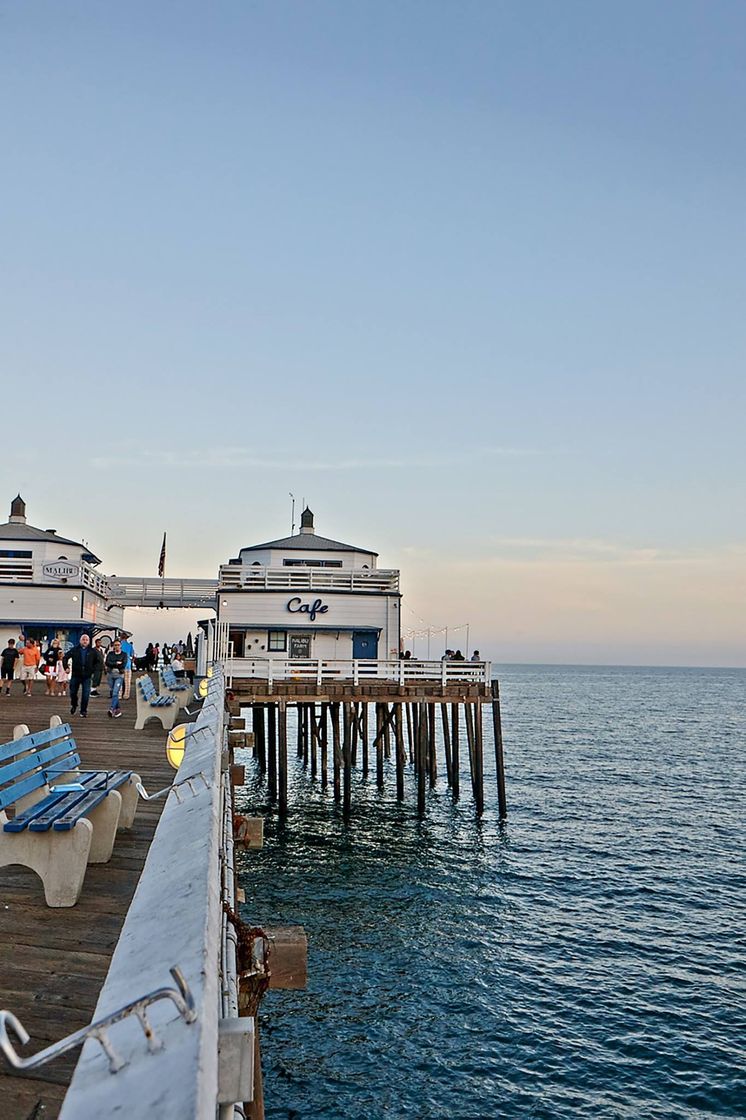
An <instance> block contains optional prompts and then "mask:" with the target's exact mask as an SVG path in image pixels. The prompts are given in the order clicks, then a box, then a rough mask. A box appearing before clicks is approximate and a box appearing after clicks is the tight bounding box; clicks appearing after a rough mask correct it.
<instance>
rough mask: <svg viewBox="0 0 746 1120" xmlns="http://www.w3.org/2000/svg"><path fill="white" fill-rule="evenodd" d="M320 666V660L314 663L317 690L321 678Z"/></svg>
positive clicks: (319, 686)
mask: <svg viewBox="0 0 746 1120" xmlns="http://www.w3.org/2000/svg"><path fill="white" fill-rule="evenodd" d="M321 666H322V661H321V658H319V660H318V661H317V662H316V687H317V688H321V677H322V672H321Z"/></svg>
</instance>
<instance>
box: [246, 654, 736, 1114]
mask: <svg viewBox="0 0 746 1120" xmlns="http://www.w3.org/2000/svg"><path fill="white" fill-rule="evenodd" d="M499 678H500V681H501V691H502V701H503V726H504V735H505V751H506V771H507V784H508V808H509V820H508V822H507V823H506V824H504V825H500V824H499V822H498V820H497V814H496V792H495V783H494V759H493V758H492V741H491V738H490V730H489V729H490V724H491V721H490V720H488V719H485V735H486V737H487V742H486V752H485V753H486V761H485V769H486V785H487V808H486V812H485V816H484V818H483V820H482V821H481V823H477V822H476V821H475V819H474V814H473V806H472V802H471V797H470V792H469V786H468V774H467V773H464V774H463V775H462V800H461V802H460V803H459V804H458V805H456V806H454V805H453V803H452V801H451V798H450V795H449V793H448V790H447V788H446V784H445V779H444V778H439V782H438V788H437V789H436V790H435V791H434V792H433V793H431V794H430V795H429V805H428V815H427V819H425V820H424V821H421V822H420V821H418V820H417V819H416V817H415V814H414V808H413V806H414V786H413V780H412V776H411V775H410V774H408V776H407V782H408V793H407V802H406V804H405V805H403V806H399V805H397V804H396V801H395V797H394V792H395V787H394V782H393V774H391V772H390V771H389V773H388V774H387V788H386V790H385V792H384V793H382V794H379V793H378V792H377V790H376V788H375V775H374V777H373V781H370V780H369V781H367V782H363V781H362V779H361V778H360V776H359V775H358V776H356V777H354V779H353V797H354V802H353V804H354V815H353V820H352V822H351V823H350V824H349V825H346V824H345V823H344V822H343V821H342V818H341V814H340V813H339V812H338V811H337V810H336V809H335V808H334V804H333V799H332V795H331V792H328V793H322V792H321V790H320V788H319V786H318V784H314V783H312V782H311V781H310V778H309V777H308V776H307V775H305V774H304V773H303V772H302V770H301V769H300V765H299V764H297V765H296V760H295V758H294V757H293V759H292V763H293V773H292V777H291V784H290V791H291V792H290V796H291V801H292V804H291V815H290V817H289V819H288V821H287V823H286V824H281V823H280V822H279V821H278V820H277V819H276V817H274V816H271V815H270V816H269V817H268V818H267V820H266V822H265V847H264V849H263V851H261V852H246V853H242V854H241V857H240V858H241V868H242V880H243V884H244V886H245V889H246V893H247V897H248V898H249V900H250V904H249V905H247V906H246V907H244V915H245V916H246V917H249V918H251V920H252V921H257V920H258V921H260V922H266V923H270V922H281V923H299V924H301V925H303V926H305V928H306V931H307V933H308V937H309V983H308V988H307V990H305V991H301V992H287V993H285V992H272V993H269V994H268V995H267V997H266V998H265V1000H264V1003H263V1013H262V1046H263V1055H264V1069H265V1095H266V1102H267V1116H268V1117H269V1118H271V1120H280V1118H289V1117H303V1118H305V1117H309V1118H310V1117H314V1118H316V1117H329V1118H332V1117H333V1118H340V1120H342V1118H344V1120H358V1118H360V1120H363V1118H365V1120H368V1118H375V1117H402V1118H410V1117H411V1118H415V1117H416V1118H422V1120H430V1118H436V1117H437V1118H442V1117H454V1118H464V1120H466V1118H470V1120H471V1118H482V1117H483V1118H492V1117H495V1118H497V1117H526V1118H528V1117H531V1118H533V1120H540V1118H541V1120H544V1118H546V1120H550V1118H551V1120H554V1118H558V1120H560V1118H561V1120H564V1118H571V1117H572V1118H582V1117H589V1118H590V1117H592V1118H594V1120H606V1118H608V1120H611V1118H614V1120H617V1118H620V1120H621V1118H624V1120H641V1118H646V1120H647V1118H650V1120H653V1118H655V1120H663V1118H665V1120H674V1118H675V1120H695V1118H697V1120H700V1118H704V1117H714V1116H731V1117H733V1116H740V1117H743V1116H746V1061H745V1060H744V1058H745V1057H746V1055H745V1053H744V1050H745V1048H746V865H745V861H744V851H745V843H744V842H745V839H746V827H745V825H744V817H745V815H746V797H745V793H746V703H745V702H746V671H740V670H693V669H689V670H687V669H642V668H641V669H627V668H608V669H606V668H580V667H579V668H566V667H561V668H560V667H553V666H551V667H550V666H546V667H544V666H531V667H527V666H505V667H502V668H501V669H500V671H499ZM291 741H292V740H291ZM291 753H292V754H293V756H294V751H293V752H291ZM464 754H465V750H464V749H463V748H462V758H463V756H464ZM467 765H468V764H467ZM252 766H253V764H252V763H249V764H248V771H249V779H248V780H249V785H248V786H247V787H246V788H245V789H244V791H242V794H241V797H242V803H243V806H244V808H245V809H250V810H262V809H263V807H264V806H265V805H266V790H265V788H264V785H263V783H262V782H261V781H260V780H259V779H258V777H257V776H256V775H255V774H254V772H253V770H252Z"/></svg>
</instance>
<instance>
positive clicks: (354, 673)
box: [352, 658, 360, 686]
mask: <svg viewBox="0 0 746 1120" xmlns="http://www.w3.org/2000/svg"><path fill="white" fill-rule="evenodd" d="M359 679H360V678H359V666H358V663H357V659H356V658H353V661H352V683H353V684H354V685H355V686H357V684H358V682H359Z"/></svg>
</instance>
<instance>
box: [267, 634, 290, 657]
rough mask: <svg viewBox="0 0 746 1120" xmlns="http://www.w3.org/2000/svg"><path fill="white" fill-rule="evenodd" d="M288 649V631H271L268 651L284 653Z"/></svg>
mask: <svg viewBox="0 0 746 1120" xmlns="http://www.w3.org/2000/svg"><path fill="white" fill-rule="evenodd" d="M287 648H288V636H287V631H286V630H270V631H269V638H268V641H267V649H269V650H274V651H275V652H278V651H281V652H282V653H284V652H285V650H286V649H287Z"/></svg>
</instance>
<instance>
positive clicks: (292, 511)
mask: <svg viewBox="0 0 746 1120" xmlns="http://www.w3.org/2000/svg"><path fill="white" fill-rule="evenodd" d="M288 493H289V494H290V491H289V490H288ZM290 497H291V498H292V499H293V500H292V504H291V506H290V536H291V537H292V536H293V534H294V533H295V494H290Z"/></svg>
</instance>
